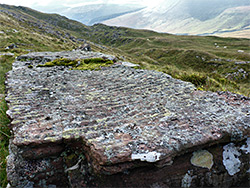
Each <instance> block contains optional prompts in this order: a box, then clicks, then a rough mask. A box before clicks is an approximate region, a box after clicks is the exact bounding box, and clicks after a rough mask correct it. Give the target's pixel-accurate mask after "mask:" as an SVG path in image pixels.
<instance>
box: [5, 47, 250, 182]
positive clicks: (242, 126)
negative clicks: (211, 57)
mask: <svg viewBox="0 0 250 188" xmlns="http://www.w3.org/2000/svg"><path fill="white" fill-rule="evenodd" d="M60 57H65V58H69V59H84V58H94V57H104V58H108V59H111V60H115V57H113V56H107V55H105V54H100V53H94V52H81V51H75V52H57V53H51V52H48V53H31V54H28V55H25V56H21V57H19V58H17V61H16V62H15V63H14V64H13V70H12V71H10V72H9V73H8V74H7V81H6V88H7V97H6V101H7V103H8V106H9V110H8V111H7V114H8V115H9V117H10V118H11V120H12V121H11V124H10V128H11V130H12V134H13V139H12V140H11V143H10V155H9V157H8V168H7V172H8V179H9V183H10V185H11V186H12V187H181V186H182V187H201V186H203V187H204V186H214V187H230V186H242V187H244V186H245V187H249V174H250V172H249V161H250V99H249V98H246V97H244V96H241V95H236V94H232V93H229V92H218V93H212V92H204V91H197V89H196V88H195V87H194V86H193V85H192V84H190V83H187V82H183V81H180V80H176V79H173V78H172V77H171V76H169V75H167V74H164V73H160V72H156V71H149V70H140V69H134V68H131V67H126V66H124V65H126V64H127V63H122V62H116V63H115V64H114V65H112V66H111V67H103V68H102V69H101V70H98V71H89V70H84V71H83V70H71V68H70V67H63V66H54V67H37V65H38V64H43V63H45V62H47V61H51V60H54V59H56V58H60ZM123 64H124V65H123Z"/></svg>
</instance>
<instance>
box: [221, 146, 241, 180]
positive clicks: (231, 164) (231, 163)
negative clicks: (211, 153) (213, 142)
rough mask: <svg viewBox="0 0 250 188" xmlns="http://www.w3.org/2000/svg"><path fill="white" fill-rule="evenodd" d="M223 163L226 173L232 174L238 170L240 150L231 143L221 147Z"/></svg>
mask: <svg viewBox="0 0 250 188" xmlns="http://www.w3.org/2000/svg"><path fill="white" fill-rule="evenodd" d="M223 148H224V151H223V164H224V166H225V168H226V170H227V171H228V174H229V175H231V176H233V175H235V174H236V173H238V172H239V171H240V166H241V161H240V159H239V157H240V155H241V154H240V152H239V151H238V149H237V148H236V147H235V145H234V144H233V143H230V144H228V145H226V146H224V147H223Z"/></svg>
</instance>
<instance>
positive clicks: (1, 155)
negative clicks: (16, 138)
mask: <svg viewBox="0 0 250 188" xmlns="http://www.w3.org/2000/svg"><path fill="white" fill-rule="evenodd" d="M13 60H14V58H13V57H10V56H1V57H0V148H1V150H0V187H5V186H6V185H7V178H6V157H7V155H8V144H9V138H10V131H9V128H8V124H9V122H10V121H9V119H8V117H7V115H6V110H7V105H6V102H5V100H4V94H5V87H4V81H5V73H6V72H8V71H9V70H11V64H12V62H13Z"/></svg>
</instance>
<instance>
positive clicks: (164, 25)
mask: <svg viewBox="0 0 250 188" xmlns="http://www.w3.org/2000/svg"><path fill="white" fill-rule="evenodd" d="M249 7H250V2H249V1H248V0H240V1H233V0H212V1H209V0H178V1H173V0H167V1H164V2H161V4H156V5H155V6H154V7H148V8H146V9H143V10H141V11H138V12H135V13H130V14H126V15H122V16H119V17H116V18H113V19H110V20H107V21H104V22H103V23H104V24H107V25H114V26H125V27H131V28H137V29H150V30H154V31H158V32H168V33H174V34H189V35H221V34H224V35H225V36H231V33H233V32H235V31H247V30H248V27H249V25H250V20H249V18H250V15H249V14H250V11H249ZM232 36H237V35H235V34H234V35H233V34H232ZM244 37H249V35H248V34H246V35H244Z"/></svg>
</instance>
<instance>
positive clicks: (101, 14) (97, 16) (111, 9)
mask: <svg viewBox="0 0 250 188" xmlns="http://www.w3.org/2000/svg"><path fill="white" fill-rule="evenodd" d="M143 8H144V7H143V6H141V5H126V4H125V5H119V4H92V5H91V4H90V5H85V6H80V7H73V8H66V9H61V10H60V11H59V13H60V14H62V15H65V16H67V17H68V18H71V19H74V20H78V21H80V22H81V23H84V24H87V25H93V24H95V23H100V22H102V21H105V20H109V19H112V18H115V17H118V16H121V15H124V14H128V13H132V12H137V11H139V10H141V9H143Z"/></svg>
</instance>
